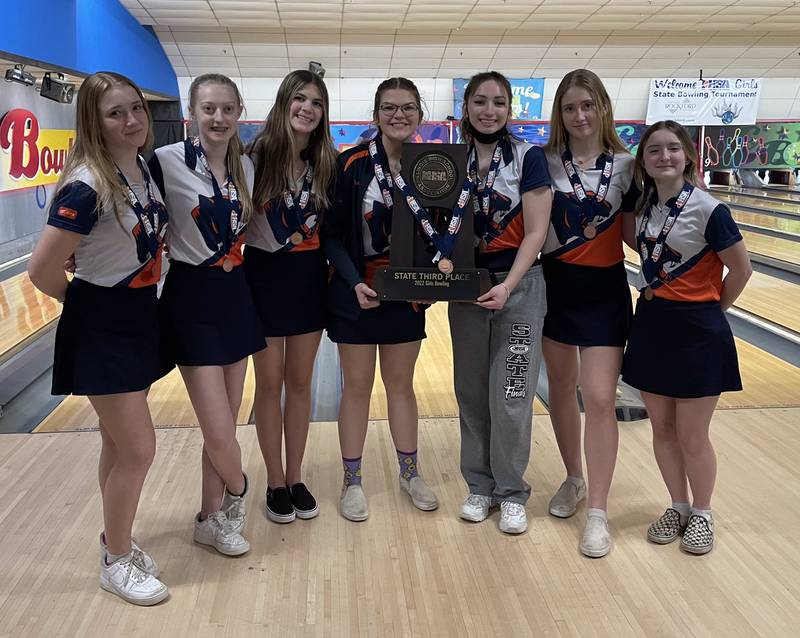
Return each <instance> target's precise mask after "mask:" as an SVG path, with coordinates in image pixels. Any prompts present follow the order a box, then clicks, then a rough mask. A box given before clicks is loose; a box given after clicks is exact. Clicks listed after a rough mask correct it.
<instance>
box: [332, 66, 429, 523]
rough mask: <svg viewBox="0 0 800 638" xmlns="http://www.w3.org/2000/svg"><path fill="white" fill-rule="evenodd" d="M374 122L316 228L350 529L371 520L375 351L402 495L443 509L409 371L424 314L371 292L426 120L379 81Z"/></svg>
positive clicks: (406, 87) (343, 163)
mask: <svg viewBox="0 0 800 638" xmlns="http://www.w3.org/2000/svg"><path fill="white" fill-rule="evenodd" d="M372 116H373V118H374V121H375V122H376V123H377V126H378V136H377V137H376V138H375V139H374V140H371V141H370V142H368V143H365V144H360V145H358V146H356V147H354V148H351V149H348V150H347V151H345V152H344V153H342V154H341V155H339V161H338V176H337V182H336V197H335V200H334V203H333V207H332V209H331V210H330V211H329V215H328V218H327V220H326V223H325V225H324V226H323V228H322V233H323V238H324V241H323V245H324V247H325V251H326V253H327V255H328V258H329V260H330V262H331V265H332V266H333V269H334V271H333V276H332V278H331V281H330V285H329V288H328V293H329V310H330V317H329V325H328V334H329V336H330V338H331V340H332V341H334V342H335V343H337V344H338V345H339V358H340V361H341V365H342V372H343V375H344V389H343V392H342V399H341V404H340V408H339V443H340V445H341V449H342V463H343V465H344V483H343V486H342V496H341V501H340V504H339V509H340V512H341V514H342V516H344V517H345V518H347V519H349V520H351V521H363V520H366V519H367V516H368V515H369V510H368V506H367V498H366V496H365V494H364V491H363V489H362V487H361V455H362V452H363V449H364V440H365V438H366V435H367V422H368V418H369V403H370V395H371V394H372V385H373V381H374V378H375V357H376V354H377V353H378V351H380V365H381V377H382V378H383V383H384V385H385V387H386V398H387V402H388V407H389V429H390V430H391V433H392V439H393V441H394V445H395V448H396V450H397V458H398V462H399V464H400V479H399V480H400V488H401V489H402V490H404V491H406V492H407V493H408V494H409V496H410V498H411V501H412V503H413V504H414V505H415V506H416V507H417V508H419V509H421V510H434V509H436V508H437V507H438V505H439V503H438V501H437V499H436V495H435V494H434V493H433V492H432V491H431V489H430V488H429V487H428V486H427V485H426V483H425V481H424V480H423V478H422V476H421V475H420V474H419V470H418V467H417V399H416V396H415V394H414V385H413V382H414V366H415V364H416V361H417V356H418V355H419V349H420V343H421V341H422V339H424V338H425V313H424V311H423V309H422V308H421V307H420V306H418V305H416V304H412V303H408V302H399V301H379V300H378V299H377V296H378V294H377V293H376V292H375V291H374V290H373V289H372V279H373V276H374V273H375V271H376V269H377V268H379V267H381V266H388V264H389V250H390V236H391V232H392V195H391V187H392V184H393V182H394V179H395V178H396V176H397V175H399V174H400V155H401V151H402V146H403V143H404V142H407V141H409V140H410V139H411V137H412V136H413V135H414V132H415V131H416V130H417V127H418V126H419V124H420V121H421V117H422V102H421V99H420V96H419V91H418V90H417V87H416V86H414V84H413V82H411V81H410V80H407V79H405V78H390V79H388V80H385V81H383V82H382V83H381V84H380V85H379V86H378V90H377V91H376V93H375V106H374V109H373V113H372Z"/></svg>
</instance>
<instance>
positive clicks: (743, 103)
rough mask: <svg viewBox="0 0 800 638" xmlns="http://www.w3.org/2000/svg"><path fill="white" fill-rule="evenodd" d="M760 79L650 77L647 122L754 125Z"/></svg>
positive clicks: (698, 124)
mask: <svg viewBox="0 0 800 638" xmlns="http://www.w3.org/2000/svg"><path fill="white" fill-rule="evenodd" d="M761 83H762V80H761V79H760V78H712V79H706V80H698V79H691V78H658V79H653V80H650V97H649V100H648V102H647V124H653V123H655V122H659V121H661V120H675V121H676V122H680V123H681V124H692V125H695V126H703V125H712V126H713V125H721V124H724V125H726V126H727V125H730V124H755V122H756V115H757V114H758V99H759V96H760V94H761Z"/></svg>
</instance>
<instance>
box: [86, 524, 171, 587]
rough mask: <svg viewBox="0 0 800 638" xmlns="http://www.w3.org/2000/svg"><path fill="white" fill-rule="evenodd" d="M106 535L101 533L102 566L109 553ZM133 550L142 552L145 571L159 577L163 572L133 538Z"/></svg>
mask: <svg viewBox="0 0 800 638" xmlns="http://www.w3.org/2000/svg"><path fill="white" fill-rule="evenodd" d="M105 536H106V535H105V533H104V532H100V550H101V551H100V564H101V566H102V564H103V563H104V562H105V560H106V553H107V552H108V545H106V539H105ZM131 549H132V550H136V551H138V552H141V554H142V566H143V567H144V571H146V572H147V573H148V574H150V575H151V576H155V577H156V578H158V576H159V575H160V573H161V570H160V569H159V568H158V565H157V564H156V561H155V559H154V558H153V557H152V556H150V554H148V553H147V552H146V551H144V550H143V549H142V548H141V547H139V546H138V545H137V544H136V539H135V538H131Z"/></svg>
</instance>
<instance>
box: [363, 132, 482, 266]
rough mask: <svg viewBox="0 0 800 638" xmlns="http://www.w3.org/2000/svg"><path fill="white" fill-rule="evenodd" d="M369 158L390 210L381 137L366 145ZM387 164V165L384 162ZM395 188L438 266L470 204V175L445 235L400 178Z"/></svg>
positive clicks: (446, 255) (451, 246) (388, 177)
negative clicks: (429, 243)
mask: <svg viewBox="0 0 800 638" xmlns="http://www.w3.org/2000/svg"><path fill="white" fill-rule="evenodd" d="M369 154H370V157H371V158H372V166H373V168H374V170H375V178H376V179H377V180H378V185H379V186H380V189H381V194H382V195H383V202H384V204H386V206H387V207H389V206H392V195H391V190H390V187H391V185H392V181H391V179H392V178H391V174H390V173H389V171H388V170H387V169H385V168H384V167H383V164H382V162H381V158H382V157H385V152H384V151H383V144H381V142H380V136H379V137H378V138H376V139H374V140H372V141H370V143H369ZM387 163H388V162H387ZM394 184H395V185H396V186H397V187H398V188H399V189H400V192H401V193H402V194H403V197H405V198H406V203H407V204H408V207H409V208H410V209H411V212H412V213H413V215H414V218H415V219H416V220H417V223H419V225H420V226H421V227H422V230H423V232H424V233H425V235H426V236H427V237H428V239H430V240H431V243H433V245H434V246H435V247H436V251H437V252H436V254H435V255H434V256H433V259H432V260H431V261H433V263H434V264H435V263H437V262H438V261H439V260H440V259H449V258H450V255H452V253H453V249H454V247H455V241H456V237H457V236H458V231H459V230H460V229H461V220H462V218H463V217H464V211H465V210H466V208H467V204H468V203H469V198H470V195H471V194H472V189H473V183H472V180H471V179H470V177H469V175H467V176H466V178H465V179H464V184H463V185H462V186H461V193H460V194H459V196H458V201H457V203H456V207H455V208H454V209H453V217H452V218H451V219H450V223H449V224H448V225H447V232H446V233H439V232H438V231H437V230H436V229H435V228H434V227H433V224H432V223H431V216H430V214H429V213H428V210H427V209H426V208H425V207H424V206H422V205H421V204H420V203H419V202H418V201H417V197H416V193H415V192H414V189H413V188H412V187H411V186H410V185H409V184H407V183H406V181H405V180H404V179H403V177H402V176H401V175H398V176H397V177H396V178H395V179H394Z"/></svg>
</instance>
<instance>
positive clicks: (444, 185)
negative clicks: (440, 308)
mask: <svg viewBox="0 0 800 638" xmlns="http://www.w3.org/2000/svg"><path fill="white" fill-rule="evenodd" d="M401 165H402V171H401V177H402V181H404V182H405V186H406V188H405V193H404V190H403V189H402V188H401V186H400V185H399V184H397V183H395V184H394V193H393V201H394V208H393V211H392V247H391V250H390V251H389V266H388V267H386V268H379V269H378V270H377V271H376V273H375V279H374V282H373V284H374V288H375V290H376V292H377V293H378V297H379V298H380V299H388V300H401V301H465V302H471V301H475V299H477V298H478V297H480V296H481V295H482V294H484V293H485V292H486V291H488V290H489V288H490V287H491V285H490V281H489V271H488V270H486V269H484V268H475V235H474V232H473V214H474V213H473V204H472V201H470V200H471V198H469V197H468V198H467V201H466V202H464V201H463V198H464V196H465V193H464V186H465V184H466V178H467V146H466V145H465V144H403V154H402V158H401ZM409 192H410V193H411V194H412V195H411V196H410V197H409V196H408V193H409ZM459 207H460V208H461V209H463V214H462V215H461V216H460V219H459V218H458V216H456V219H453V217H454V211H456V210H459ZM420 209H421V210H422V213H420ZM420 215H422V218H420ZM428 224H429V225H430V226H428V227H427V228H426V225H428ZM451 225H452V226H453V229H455V230H456V233H455V235H454V243H453V244H452V246H453V248H452V253H451V254H450V255H447V256H445V257H443V258H442V259H441V260H439V262H438V263H434V261H433V260H434V258H435V256H436V255H437V252H438V251H437V247H436V246H435V245H434V243H433V242H432V241H431V239H430V236H431V232H430V231H431V227H432V229H433V230H435V232H436V233H437V234H438V235H439V236H446V235H448V233H449V230H452V229H451ZM451 238H452V237H451Z"/></svg>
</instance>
